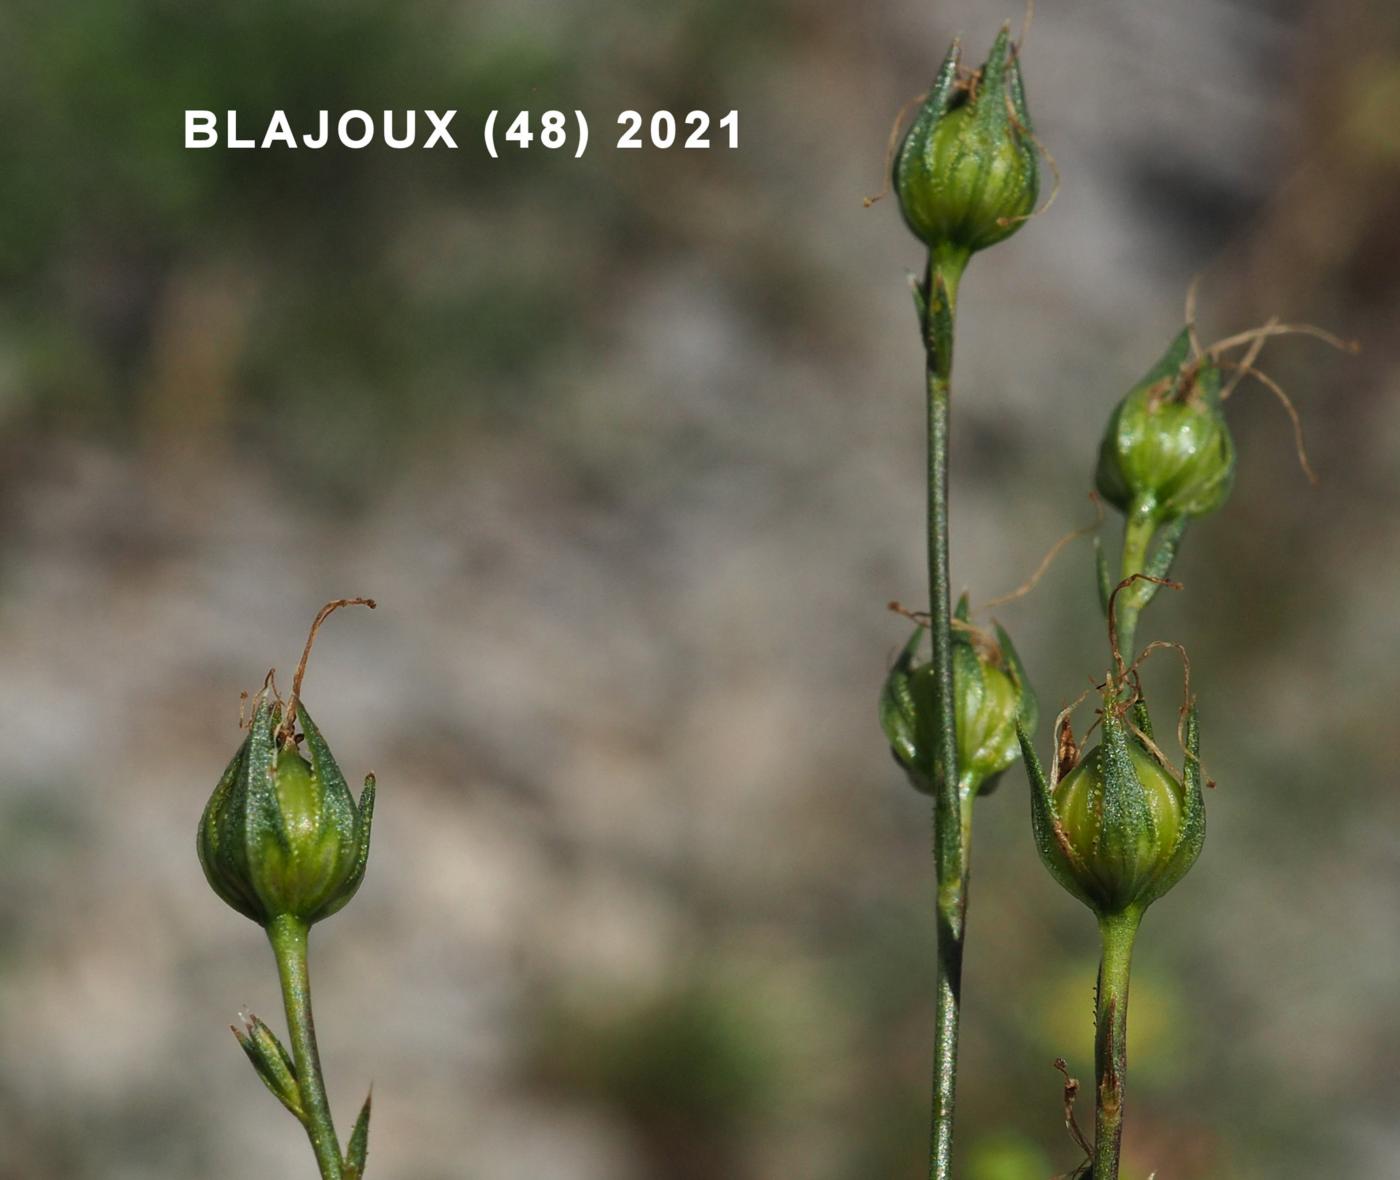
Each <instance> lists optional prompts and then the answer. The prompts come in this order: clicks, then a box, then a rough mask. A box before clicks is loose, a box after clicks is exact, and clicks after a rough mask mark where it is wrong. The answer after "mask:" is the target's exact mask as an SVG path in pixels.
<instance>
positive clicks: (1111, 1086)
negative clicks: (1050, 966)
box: [1093, 910, 1142, 1180]
mask: <svg viewBox="0 0 1400 1180" xmlns="http://www.w3.org/2000/svg"><path fill="white" fill-rule="evenodd" d="M1141 920H1142V915H1141V914H1139V913H1138V912H1137V911H1135V910H1129V911H1128V912H1127V913H1123V914H1115V915H1112V916H1109V917H1104V918H1100V919H1099V938H1100V940H1101V941H1102V943H1103V959H1102V960H1101V961H1100V964H1099V987H1098V1003H1097V1006H1096V1013H1095V1017H1096V1032H1095V1036H1094V1075H1095V1082H1096V1089H1095V1095H1096V1106H1095V1109H1094V1171H1093V1180H1118V1156H1119V1153H1120V1151H1121V1149H1122V1146H1123V1090H1124V1086H1125V1084H1126V1082H1127V1077H1128V974H1129V972H1130V971H1131V969H1132V960H1133V940H1134V939H1135V938H1136V937H1137V931H1138V923H1139V922H1140V921H1141Z"/></svg>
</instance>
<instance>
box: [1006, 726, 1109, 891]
mask: <svg viewBox="0 0 1400 1180" xmlns="http://www.w3.org/2000/svg"><path fill="white" fill-rule="evenodd" d="M1016 736H1017V737H1018V738H1019V739H1020V742H1021V760H1022V761H1023V762H1024V763H1025V765H1026V778H1027V779H1028V780H1029V782H1030V787H1031V833H1032V835H1033V836H1034V837H1035V847H1036V851H1037V852H1039V853H1040V859H1041V862H1042V863H1043V864H1044V865H1045V867H1046V868H1047V869H1048V870H1049V871H1050V875H1051V876H1052V877H1054V878H1055V880H1057V881H1058V882H1059V883H1060V884H1061V885H1062V886H1064V888H1065V889H1066V890H1067V891H1068V892H1069V893H1072V894H1073V895H1074V896H1075V897H1077V898H1079V900H1080V901H1082V902H1083V903H1084V904H1085V905H1087V906H1091V907H1092V906H1093V904H1094V903H1093V900H1092V899H1091V898H1090V896H1089V895H1088V894H1087V893H1085V892H1084V890H1083V888H1082V887H1081V885H1080V882H1081V881H1082V880H1084V878H1085V876H1086V875H1087V869H1086V868H1085V865H1084V862H1083V859H1082V858H1081V857H1080V855H1079V853H1078V851H1077V850H1076V849H1075V847H1074V845H1073V844H1072V843H1071V842H1070V840H1069V838H1068V836H1067V835H1066V834H1065V830H1064V828H1063V827H1062V826H1061V825H1060V820H1059V816H1058V815H1057V814H1056V811H1055V796H1054V788H1055V785H1056V784H1055V783H1054V782H1051V781H1047V779H1046V777H1045V770H1044V768H1043V767H1042V766H1041V764H1040V758H1039V757H1038V756H1037V755H1036V752H1035V746H1034V745H1033V744H1032V743H1031V736H1030V734H1029V733H1027V732H1026V730H1025V729H1024V728H1022V727H1021V726H1019V725H1018V726H1017V727H1016Z"/></svg>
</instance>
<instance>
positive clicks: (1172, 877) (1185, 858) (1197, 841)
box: [1142, 703, 1206, 906]
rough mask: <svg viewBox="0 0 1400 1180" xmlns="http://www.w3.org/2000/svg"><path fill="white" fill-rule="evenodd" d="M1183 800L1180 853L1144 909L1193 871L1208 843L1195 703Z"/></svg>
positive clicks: (1188, 726) (1147, 897)
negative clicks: (1192, 867)
mask: <svg viewBox="0 0 1400 1180" xmlns="http://www.w3.org/2000/svg"><path fill="white" fill-rule="evenodd" d="M1183 778H1184V783H1183V790H1182V796H1181V820H1180V835H1179V836H1178V838H1177V845H1176V851H1175V852H1173V853H1172V856H1171V860H1170V861H1169V862H1168V864H1167V866H1166V867H1165V868H1164V869H1163V871H1162V874H1161V876H1160V877H1159V878H1158V879H1157V881H1156V882H1154V884H1153V887H1152V888H1151V889H1150V890H1149V891H1148V892H1147V894H1146V895H1145V896H1144V897H1143V899H1142V904H1143V905H1144V906H1146V905H1148V904H1150V903H1151V902H1154V901H1156V900H1157V899H1158V898H1159V897H1161V896H1162V895H1163V894H1164V893H1166V892H1167V891H1168V890H1169V889H1171V888H1172V887H1173V886H1174V885H1175V884H1176V883H1177V882H1178V881H1180V880H1181V878H1182V877H1184V876H1186V874H1187V873H1188V872H1189V871H1190V870H1191V866H1192V865H1194V864H1195V863H1196V861H1197V860H1198V859H1199V858H1200V855H1201V849H1202V848H1203V847H1204V846H1205V842H1206V801H1205V794H1204V792H1203V791H1202V790H1201V785H1202V782H1203V780H1204V778H1205V776H1204V775H1203V774H1202V773H1201V734H1200V722H1199V718H1198V717H1197V714H1196V706H1195V704H1194V703H1193V704H1192V705H1191V708H1190V710H1189V711H1188V712H1187V714H1186V759H1185V766H1184V771H1183Z"/></svg>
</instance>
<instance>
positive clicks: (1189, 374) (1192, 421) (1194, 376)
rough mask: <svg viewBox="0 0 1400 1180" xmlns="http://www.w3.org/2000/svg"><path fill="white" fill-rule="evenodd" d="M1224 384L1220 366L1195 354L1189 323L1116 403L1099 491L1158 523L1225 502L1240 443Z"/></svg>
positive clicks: (1098, 479) (1105, 444) (1132, 513)
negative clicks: (1223, 398) (1229, 418)
mask: <svg viewBox="0 0 1400 1180" xmlns="http://www.w3.org/2000/svg"><path fill="white" fill-rule="evenodd" d="M1220 389H1221V374H1220V369H1219V367H1218V366H1217V365H1215V364H1214V363H1213V362H1212V361H1210V360H1209V359H1208V358H1205V359H1202V360H1198V361H1194V362H1193V361H1191V360H1190V335H1189V333H1188V332H1186V331H1183V332H1182V333H1181V335H1179V336H1178V337H1177V338H1176V340H1175V341H1174V342H1173V343H1172V346H1171V347H1170V348H1169V349H1168V350H1167V352H1166V355H1165V356H1164V357H1163V358H1162V359H1161V360H1160V361H1159V362H1158V363H1157V365H1156V366H1155V367H1154V368H1153V369H1152V371H1151V372H1149V373H1148V374H1147V376H1146V377H1144V378H1143V379H1142V380H1141V381H1140V382H1138V384H1137V385H1136V386H1134V387H1133V389H1132V390H1131V391H1129V393H1128V394H1127V396H1126V397H1124V398H1123V400H1122V401H1121V402H1119V403H1118V405H1117V407H1116V408H1115V409H1114V411H1113V416H1112V417H1111V418H1110V419H1109V423H1108V429H1107V430H1106V431H1105V432H1104V437H1103V441H1102V443H1101V444H1100V446H1099V464H1098V470H1097V473H1096V476H1095V482H1096V484H1097V485H1098V490H1099V494H1100V495H1101V496H1103V498H1104V499H1105V500H1107V501H1108V502H1109V503H1110V504H1112V505H1114V506H1115V507H1116V508H1118V509H1120V510H1121V511H1122V512H1124V513H1125V514H1127V515H1128V516H1129V517H1135V518H1143V519H1147V520H1151V521H1152V522H1153V524H1154V525H1160V524H1165V523H1166V522H1168V521H1171V520H1175V519H1178V518H1181V517H1188V518H1189V517H1195V516H1205V515H1206V514H1207V513H1211V512H1214V511H1215V510H1216V509H1217V508H1219V507H1220V506H1221V505H1222V504H1224V503H1225V501H1226V500H1227V499H1228V498H1229V495H1230V489H1231V488H1232V487H1233V486H1234V481H1235V443H1234V439H1233V438H1232V437H1231V436H1230V428H1229V426H1227V425H1226V423H1225V414H1224V411H1223V409H1222V407H1221V404H1220Z"/></svg>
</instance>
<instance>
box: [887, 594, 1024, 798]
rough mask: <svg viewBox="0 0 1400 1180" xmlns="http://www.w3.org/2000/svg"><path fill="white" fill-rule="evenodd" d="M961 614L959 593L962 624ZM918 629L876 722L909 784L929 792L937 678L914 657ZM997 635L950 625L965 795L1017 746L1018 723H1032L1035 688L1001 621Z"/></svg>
mask: <svg viewBox="0 0 1400 1180" xmlns="http://www.w3.org/2000/svg"><path fill="white" fill-rule="evenodd" d="M967 615H968V606H967V600H966V599H965V598H964V599H963V600H962V601H961V602H960V603H959V604H958V609H957V612H956V616H955V617H956V618H957V620H958V621H959V622H961V623H964V624H965V623H966V622H967ZM924 633H925V628H923V627H919V628H918V629H917V630H916V631H915V632H914V634H913V635H912V636H911V637H910V639H909V642H908V643H906V644H905V645H904V650H903V651H901V652H900V655H899V658H898V659H897V660H896V661H895V665H894V667H893V668H891V669H890V673H889V676H888V677H886V679H885V687H884V691H883V692H882V693H881V695H880V724H881V727H882V728H883V729H884V731H885V736H886V738H887V739H888V740H889V743H890V750H891V752H892V753H893V754H894V757H895V761H896V762H898V763H899V764H900V765H901V766H902V767H903V768H904V770H905V772H906V773H907V774H908V776H909V781H910V783H912V784H913V786H914V787H915V788H916V789H918V790H920V791H923V792H924V793H925V794H932V793H933V790H934V786H935V784H936V783H937V781H938V775H939V760H938V757H937V747H936V741H937V736H936V735H937V730H936V726H937V716H938V711H937V707H936V706H937V701H936V696H935V694H936V692H937V685H936V682H935V680H934V675H933V665H932V664H931V663H926V662H924V663H921V662H918V654H919V649H920V647H921V646H922V644H923V639H924ZM996 635H997V642H996V643H995V644H992V643H990V642H988V641H987V640H986V639H985V638H983V637H981V636H979V635H974V633H973V632H972V631H970V630H968V629H966V628H965V627H955V628H954V630H953V695H954V698H955V704H956V710H957V720H956V724H957V740H958V778H959V785H960V787H961V788H962V789H963V790H964V791H965V792H966V793H969V794H970V793H973V792H977V791H980V792H981V793H983V794H986V793H987V792H988V791H990V790H992V788H993V787H995V785H996V783H997V780H998V779H999V778H1000V776H1001V773H1002V772H1003V771H1004V770H1006V768H1007V767H1008V766H1010V765H1011V764H1012V763H1013V762H1014V761H1016V757H1017V754H1018V753H1019V749H1018V746H1017V739H1016V727H1017V724H1018V723H1019V724H1020V725H1021V726H1022V727H1023V728H1027V729H1034V728H1035V723H1036V718H1037V705H1036V698H1035V693H1034V692H1033V691H1032V690H1031V687H1030V683H1029V682H1028V681H1027V679H1026V674H1025V669H1024V668H1023V667H1022V666H1021V661H1020V659H1019V657H1018V656H1017V655H1016V649H1015V647H1014V646H1013V645H1012V642H1011V637H1010V636H1009V635H1007V634H1006V632H1005V631H1003V630H1002V629H1001V628H1000V627H997V629H996Z"/></svg>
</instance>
